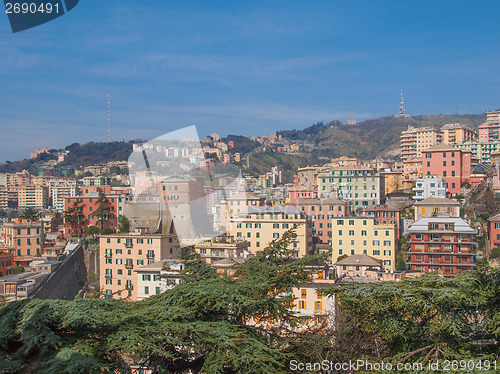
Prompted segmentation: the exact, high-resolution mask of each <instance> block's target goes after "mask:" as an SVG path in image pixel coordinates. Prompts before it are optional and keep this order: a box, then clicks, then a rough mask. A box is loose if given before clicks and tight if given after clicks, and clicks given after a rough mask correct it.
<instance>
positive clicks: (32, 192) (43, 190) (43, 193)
mask: <svg viewBox="0 0 500 374" xmlns="http://www.w3.org/2000/svg"><path fill="white" fill-rule="evenodd" d="M17 192H18V195H17V202H18V206H19V207H22V208H27V207H45V206H47V205H48V204H49V188H48V187H46V186H35V185H24V186H19V187H17Z"/></svg>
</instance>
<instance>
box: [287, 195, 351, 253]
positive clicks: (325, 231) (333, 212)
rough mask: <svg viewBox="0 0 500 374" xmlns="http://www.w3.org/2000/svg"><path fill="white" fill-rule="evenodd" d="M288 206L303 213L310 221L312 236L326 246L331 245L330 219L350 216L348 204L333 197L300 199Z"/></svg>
mask: <svg viewBox="0 0 500 374" xmlns="http://www.w3.org/2000/svg"><path fill="white" fill-rule="evenodd" d="M288 206H292V207H294V208H296V209H297V210H299V211H300V212H303V213H304V214H305V215H306V218H308V219H310V220H311V227H312V231H313V235H314V236H316V237H317V238H319V239H320V240H321V241H322V242H323V243H328V244H332V218H335V217H345V216H349V215H350V214H351V205H350V204H349V202H347V201H345V200H344V201H343V200H339V199H337V198H335V197H327V198H320V199H309V198H302V199H299V200H295V201H293V202H290V203H289V204H288Z"/></svg>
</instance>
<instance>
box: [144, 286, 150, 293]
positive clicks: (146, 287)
mask: <svg viewBox="0 0 500 374" xmlns="http://www.w3.org/2000/svg"><path fill="white" fill-rule="evenodd" d="M144 294H145V295H149V287H148V286H145V287H144Z"/></svg>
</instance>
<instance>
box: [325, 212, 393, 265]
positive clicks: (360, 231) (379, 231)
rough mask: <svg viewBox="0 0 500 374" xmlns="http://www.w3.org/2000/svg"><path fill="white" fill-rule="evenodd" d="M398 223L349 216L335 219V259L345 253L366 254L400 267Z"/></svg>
mask: <svg viewBox="0 0 500 374" xmlns="http://www.w3.org/2000/svg"><path fill="white" fill-rule="evenodd" d="M396 241H397V235H396V225H394V224H377V220H376V219H375V218H374V217H345V218H343V219H340V218H336V219H334V220H333V233H332V262H333V263H336V262H337V259H338V258H339V256H342V255H348V256H351V255H361V254H365V255H368V256H371V257H374V258H376V259H377V260H381V261H383V265H384V268H386V269H389V270H394V269H395V268H396V248H397V247H396Z"/></svg>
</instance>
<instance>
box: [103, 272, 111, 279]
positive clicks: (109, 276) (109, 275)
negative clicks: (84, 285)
mask: <svg viewBox="0 0 500 374" xmlns="http://www.w3.org/2000/svg"><path fill="white" fill-rule="evenodd" d="M111 277H112V275H111V274H109V273H106V274H104V278H111Z"/></svg>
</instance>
